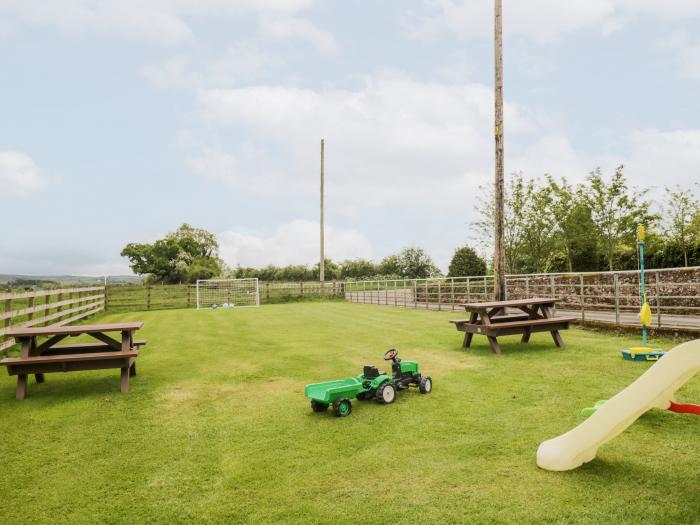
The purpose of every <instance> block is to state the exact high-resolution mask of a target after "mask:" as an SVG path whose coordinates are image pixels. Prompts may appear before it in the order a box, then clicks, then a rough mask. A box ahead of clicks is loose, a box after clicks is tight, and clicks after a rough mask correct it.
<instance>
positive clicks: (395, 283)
mask: <svg viewBox="0 0 700 525" xmlns="http://www.w3.org/2000/svg"><path fill="white" fill-rule="evenodd" d="M398 287H399V282H398V281H394V308H396V307H397V306H398V304H397V301H398V299H396V289H397V288H398Z"/></svg>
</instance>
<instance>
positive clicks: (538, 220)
mask: <svg viewBox="0 0 700 525" xmlns="http://www.w3.org/2000/svg"><path fill="white" fill-rule="evenodd" d="M551 207H552V189H551V187H549V186H547V185H545V186H542V185H541V184H540V183H539V182H536V181H533V180H529V181H527V183H525V198H524V206H523V208H522V211H521V213H520V217H521V218H520V220H521V221H522V224H521V225H520V228H519V229H520V232H521V233H520V235H521V239H520V244H521V246H522V250H521V252H522V254H521V258H522V269H523V270H524V271H526V272H529V273H542V272H548V271H549V270H550V267H551V265H552V263H553V261H554V258H555V254H556V249H557V245H556V229H557V226H556V223H555V222H554V221H553V220H552V218H551V216H550V214H551Z"/></svg>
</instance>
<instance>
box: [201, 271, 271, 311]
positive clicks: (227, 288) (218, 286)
mask: <svg viewBox="0 0 700 525" xmlns="http://www.w3.org/2000/svg"><path fill="white" fill-rule="evenodd" d="M214 305H216V307H223V308H227V307H240V306H260V293H259V291H258V280H257V279H256V278H253V279H200V280H198V281H197V309H200V308H209V307H214Z"/></svg>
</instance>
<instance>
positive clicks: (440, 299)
mask: <svg viewBox="0 0 700 525" xmlns="http://www.w3.org/2000/svg"><path fill="white" fill-rule="evenodd" d="M440 311H442V290H441V288H440V281H438V312H440Z"/></svg>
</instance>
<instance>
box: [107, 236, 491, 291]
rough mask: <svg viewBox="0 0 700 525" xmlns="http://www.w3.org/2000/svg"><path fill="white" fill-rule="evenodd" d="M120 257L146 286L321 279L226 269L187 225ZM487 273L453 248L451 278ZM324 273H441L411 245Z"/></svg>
mask: <svg viewBox="0 0 700 525" xmlns="http://www.w3.org/2000/svg"><path fill="white" fill-rule="evenodd" d="M121 255H122V256H123V257H126V258H128V259H129V265H130V266H131V269H132V270H133V272H134V273H136V274H139V275H145V276H146V279H145V282H146V283H150V284H177V283H193V282H195V281H196V280H197V279H213V278H231V279H232V278H244V277H257V278H258V279H260V280H263V281H317V280H318V279H319V264H316V265H314V266H305V265H287V266H275V265H268V266H265V267H263V268H252V267H240V266H238V267H235V268H228V267H227V266H226V264H225V263H224V261H223V260H222V259H221V257H220V256H219V244H218V241H217V240H216V237H215V236H214V235H213V234H211V233H209V232H207V231H206V230H203V229H201V228H194V227H192V226H190V225H189V224H183V225H181V226H180V227H179V228H178V229H177V230H176V231H175V232H174V233H170V234H168V235H166V236H165V238H163V239H159V240H157V241H155V242H154V243H129V244H127V245H126V246H125V247H124V249H123V250H122V252H121ZM486 270H487V269H486V263H485V262H484V260H483V259H481V258H480V257H479V256H478V255H477V253H476V252H475V251H474V250H473V249H471V248H469V247H468V246H463V247H461V248H459V249H457V250H456V251H455V255H454V257H453V259H452V262H451V263H450V276H459V275H483V274H484V273H486ZM324 271H325V278H326V279H327V280H333V279H342V280H358V279H402V278H405V279H422V278H426V277H435V276H439V275H441V272H440V270H439V269H438V268H437V266H436V265H435V263H434V262H433V260H432V258H431V257H430V256H429V255H428V253H427V252H426V251H425V250H424V249H422V248H418V247H415V246H410V247H407V248H404V249H402V250H400V251H399V252H398V253H396V254H393V255H389V256H387V257H385V258H383V259H382V260H381V261H379V262H378V263H375V262H374V261H371V260H368V259H361V258H358V259H350V260H345V261H340V262H335V261H332V260H331V259H326V261H325V265H324Z"/></svg>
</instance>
